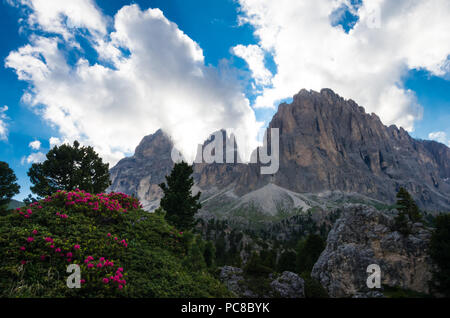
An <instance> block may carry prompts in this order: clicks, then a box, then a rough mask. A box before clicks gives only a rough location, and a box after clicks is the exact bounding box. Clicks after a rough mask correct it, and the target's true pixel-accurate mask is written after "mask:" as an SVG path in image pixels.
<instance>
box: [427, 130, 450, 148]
mask: <svg viewBox="0 0 450 318" xmlns="http://www.w3.org/2000/svg"><path fill="white" fill-rule="evenodd" d="M428 138H429V139H431V140H435V141H438V142H440V143H442V144H444V145H447V146H449V147H450V139H449V138H447V134H446V133H445V132H443V131H436V132H431V133H429V134H428Z"/></svg>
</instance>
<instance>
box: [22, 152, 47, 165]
mask: <svg viewBox="0 0 450 318" xmlns="http://www.w3.org/2000/svg"><path fill="white" fill-rule="evenodd" d="M46 159H47V157H46V156H45V154H44V153H42V152H40V151H39V152H34V153H32V154H30V155H29V156H25V157H23V158H22V160H21V163H22V165H24V164H25V163H27V164H32V163H41V162H43V161H45V160H46Z"/></svg>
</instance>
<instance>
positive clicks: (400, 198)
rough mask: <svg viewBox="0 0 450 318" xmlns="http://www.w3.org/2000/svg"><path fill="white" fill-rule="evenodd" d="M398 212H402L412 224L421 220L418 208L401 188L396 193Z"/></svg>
mask: <svg viewBox="0 0 450 318" xmlns="http://www.w3.org/2000/svg"><path fill="white" fill-rule="evenodd" d="M397 205H398V206H399V208H398V211H399V212H403V213H404V214H405V215H407V216H408V217H409V219H410V220H411V221H412V222H419V221H420V220H421V219H422V215H421V214H420V210H419V207H418V206H417V204H416V202H415V201H414V199H413V198H412V197H411V195H410V194H409V192H408V191H406V189H405V188H403V187H401V188H400V190H399V191H398V193H397Z"/></svg>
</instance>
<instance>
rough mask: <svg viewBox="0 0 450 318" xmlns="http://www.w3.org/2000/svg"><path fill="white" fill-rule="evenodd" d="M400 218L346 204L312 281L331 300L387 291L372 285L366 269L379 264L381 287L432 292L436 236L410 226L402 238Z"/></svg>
mask: <svg viewBox="0 0 450 318" xmlns="http://www.w3.org/2000/svg"><path fill="white" fill-rule="evenodd" d="M396 214H397V211H395V210H393V211H383V212H382V211H378V210H376V209H374V208H372V207H368V206H364V205H346V206H345V208H344V213H343V215H342V216H341V218H340V219H338V220H337V221H336V223H335V225H334V227H333V229H332V230H331V231H330V233H329V235H328V239H327V246H326V248H325V250H324V251H323V252H322V254H321V255H320V257H319V259H318V261H317V262H316V264H315V265H314V268H313V270H312V277H313V278H315V279H317V280H318V281H319V282H320V283H321V284H322V285H323V286H324V288H325V289H327V291H328V294H329V295H330V296H331V297H352V296H357V297H358V296H359V295H366V296H370V295H372V294H373V292H375V291H378V292H382V290H380V289H369V288H368V287H367V283H366V282H367V279H368V277H369V275H370V273H367V267H368V266H369V265H371V264H376V265H378V266H380V270H381V284H382V286H391V287H400V288H404V289H409V290H413V291H417V292H422V293H428V292H429V287H428V282H429V281H430V279H431V271H432V267H433V265H432V263H431V260H430V257H429V256H428V245H429V240H430V236H431V233H430V231H429V230H428V229H427V228H426V227H424V226H423V225H422V224H419V223H416V224H414V225H411V227H412V233H411V234H410V235H408V236H403V235H401V234H400V233H398V232H397V231H395V230H394V222H395V221H394V217H395V215H396ZM371 292H372V293H371ZM377 295H378V294H377ZM378 296H379V295H378Z"/></svg>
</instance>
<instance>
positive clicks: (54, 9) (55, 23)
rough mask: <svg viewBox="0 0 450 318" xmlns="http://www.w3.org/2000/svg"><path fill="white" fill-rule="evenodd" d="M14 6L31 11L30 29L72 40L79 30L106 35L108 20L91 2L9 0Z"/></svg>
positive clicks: (77, 0)
mask: <svg viewBox="0 0 450 318" xmlns="http://www.w3.org/2000/svg"><path fill="white" fill-rule="evenodd" d="M8 3H9V4H10V5H13V6H16V7H17V6H20V5H22V6H25V7H27V8H28V9H29V10H31V14H29V15H28V19H27V20H26V21H27V24H28V26H29V27H32V28H35V29H39V30H43V31H46V32H50V33H56V34H60V35H62V36H63V37H64V38H65V39H71V38H72V31H74V30H75V29H77V28H83V29H87V30H89V31H90V32H92V33H93V34H92V35H97V34H105V32H106V28H107V20H106V19H105V18H104V17H103V16H102V14H101V12H100V11H99V10H98V8H97V6H96V5H95V3H94V2H93V1H91V0H64V1H61V0H8Z"/></svg>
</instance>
